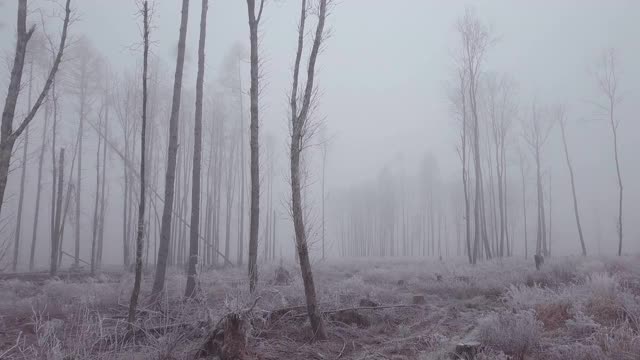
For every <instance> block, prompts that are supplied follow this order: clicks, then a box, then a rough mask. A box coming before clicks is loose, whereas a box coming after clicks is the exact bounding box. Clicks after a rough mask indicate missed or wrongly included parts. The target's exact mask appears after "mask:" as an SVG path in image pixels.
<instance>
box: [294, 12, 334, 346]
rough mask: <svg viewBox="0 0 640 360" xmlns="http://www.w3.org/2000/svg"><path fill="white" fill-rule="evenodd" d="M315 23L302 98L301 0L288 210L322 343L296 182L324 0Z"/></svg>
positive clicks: (311, 98)
mask: <svg viewBox="0 0 640 360" xmlns="http://www.w3.org/2000/svg"><path fill="white" fill-rule="evenodd" d="M318 7H319V8H318V24H317V27H316V31H315V36H314V38H313V45H312V48H311V52H310V53H309V62H308V67H307V74H306V75H307V78H306V84H304V86H303V89H304V90H303V93H302V96H301V97H299V95H298V84H299V79H298V78H299V74H300V62H301V60H302V51H303V48H304V34H305V32H304V28H305V23H306V20H307V12H308V10H309V9H308V8H307V1H306V0H302V6H301V11H300V24H299V25H298V48H297V51H296V58H295V63H294V68H293V83H292V86H291V97H290V98H289V101H290V106H291V114H290V116H291V148H290V156H291V179H290V181H291V207H292V215H293V226H294V230H295V238H296V248H297V254H298V259H299V261H300V269H301V271H302V280H303V282H304V293H305V298H306V301H307V312H308V314H309V320H310V322H311V327H312V328H313V333H314V334H315V338H316V339H318V340H324V339H326V338H327V334H326V332H325V329H324V325H323V321H322V317H320V312H319V310H318V304H317V297H316V289H315V285H314V282H313V273H312V271H311V261H310V259H309V246H308V244H307V229H306V228H305V224H304V214H303V209H302V193H301V183H300V180H301V179H300V157H301V154H302V151H303V150H304V149H305V146H307V145H308V141H309V138H310V136H312V135H313V126H311V125H310V123H309V121H310V120H309V119H310V117H311V116H310V112H311V109H312V102H313V101H314V100H315V88H314V85H313V84H314V78H315V67H316V60H317V57H318V53H319V52H320V45H321V44H322V40H323V36H324V24H325V20H326V17H327V0H319V2H318Z"/></svg>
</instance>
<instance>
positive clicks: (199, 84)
mask: <svg viewBox="0 0 640 360" xmlns="http://www.w3.org/2000/svg"><path fill="white" fill-rule="evenodd" d="M207 9H208V1H207V0H202V12H201V14H200V41H199V44H198V76H197V79H196V118H195V126H194V131H193V138H194V140H193V169H192V170H193V173H192V175H191V176H192V181H193V187H192V188H191V228H190V231H189V268H188V270H187V287H186V289H185V294H184V295H185V296H187V297H190V298H193V297H194V296H195V295H196V266H197V264H198V242H199V240H200V238H199V230H200V166H201V163H202V96H203V94H202V93H203V88H204V49H205V39H206V35H207Z"/></svg>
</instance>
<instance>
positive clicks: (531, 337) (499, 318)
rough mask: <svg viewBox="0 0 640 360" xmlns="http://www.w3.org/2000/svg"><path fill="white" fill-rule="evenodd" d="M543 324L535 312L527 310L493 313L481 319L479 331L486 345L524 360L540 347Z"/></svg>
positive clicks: (481, 339)
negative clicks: (537, 318)
mask: <svg viewBox="0 0 640 360" xmlns="http://www.w3.org/2000/svg"><path fill="white" fill-rule="evenodd" d="M542 326H543V324H542V323H541V322H540V321H538V320H536V316H535V312H533V311H528V310H525V311H519V312H505V313H493V314H491V315H489V316H488V317H486V318H484V319H481V320H480V321H479V326H478V332H479V338H480V341H481V342H482V343H483V344H484V345H486V346H489V347H491V348H493V349H495V350H500V351H503V352H504V353H505V354H507V355H510V356H513V357H514V359H520V360H522V359H524V358H525V356H526V355H529V354H531V353H532V352H534V351H535V350H536V348H537V347H538V345H539V342H540V335H541V333H542Z"/></svg>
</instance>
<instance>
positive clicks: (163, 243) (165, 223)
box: [151, 0, 189, 302]
mask: <svg viewBox="0 0 640 360" xmlns="http://www.w3.org/2000/svg"><path fill="white" fill-rule="evenodd" d="M188 21H189V0H182V17H181V20H180V36H179V40H178V54H177V59H176V73H175V79H174V83H173V99H172V102H171V117H170V118H169V144H168V145H169V146H168V153H167V168H166V174H165V184H164V186H165V189H164V207H163V209H162V225H161V229H160V246H159V247H158V260H157V264H156V274H155V279H154V281H153V289H152V296H151V297H152V299H151V300H152V302H156V301H157V300H158V297H159V295H160V293H161V292H162V290H163V289H164V279H165V275H166V272H167V259H168V257H169V241H170V240H171V237H170V236H171V220H172V216H171V215H172V213H173V195H174V194H173V191H174V187H175V178H176V160H177V155H178V120H179V119H178V118H179V115H180V97H181V95H182V73H183V70H184V53H185V46H186V45H185V43H186V38H187V23H188Z"/></svg>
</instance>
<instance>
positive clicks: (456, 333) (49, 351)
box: [0, 257, 640, 360]
mask: <svg viewBox="0 0 640 360" xmlns="http://www.w3.org/2000/svg"><path fill="white" fill-rule="evenodd" d="M278 267H279V265H278V264H268V265H263V266H262V267H261V269H260V270H261V272H260V276H261V278H260V286H259V288H258V289H257V291H256V294H255V295H253V296H251V295H250V294H249V293H248V282H247V280H246V276H245V271H244V267H243V268H242V269H222V270H210V271H206V272H204V273H202V274H200V277H199V282H200V289H201V292H200V298H199V299H198V301H184V300H183V298H182V294H183V291H184V285H185V282H186V280H185V276H184V275H182V274H177V273H170V274H169V275H168V276H167V289H166V292H165V296H164V298H163V300H162V304H161V305H160V306H159V307H155V308H147V307H145V306H144V302H143V306H141V308H140V310H139V313H138V318H139V319H140V321H139V326H137V327H136V329H135V330H134V331H133V332H129V334H133V336H131V337H129V338H128V339H125V338H124V337H125V335H124V334H127V333H128V331H127V325H126V322H125V320H126V311H127V308H126V305H127V304H128V300H129V296H130V291H131V288H132V284H133V276H132V274H129V273H122V274H114V273H104V274H102V275H99V276H97V277H95V278H90V277H87V278H68V279H65V278H64V277H62V278H60V279H52V280H46V281H24V280H20V279H10V280H2V281H0V359H194V358H195V357H196V353H197V352H198V350H199V349H201V348H202V347H203V343H204V341H205V338H206V337H207V334H208V332H210V330H211V328H213V326H212V324H217V323H219V321H220V319H222V318H224V317H225V316H226V315H227V314H230V313H239V314H241V317H242V319H243V320H244V322H243V328H244V330H245V334H246V341H247V346H246V349H247V358H248V359H291V360H293V359H395V360H401V359H425V360H426V359H457V358H464V357H463V356H464V355H462V356H457V355H456V346H457V345H458V344H460V343H464V344H467V345H469V347H471V348H473V349H474V350H473V351H475V352H477V353H478V354H477V355H475V358H476V359H550V360H560V359H569V360H570V359H576V360H577V359H619V360H626V359H640V335H639V332H638V331H639V329H640V257H622V258H577V257H571V258H565V257H562V258H560V257H558V258H550V259H547V260H546V264H545V265H544V267H543V268H542V269H541V270H540V271H536V270H535V267H534V265H533V261H532V260H527V261H525V260H523V259H521V258H517V259H516V258H509V259H504V260H502V261H499V260H495V261H489V262H484V263H481V264H478V265H476V266H475V267H473V266H470V265H468V264H466V263H465V261H464V259H457V260H450V261H447V262H439V261H437V260H434V259H418V258H409V259H408V258H397V259H376V258H374V259H371V258H368V259H348V260H331V261H324V262H317V263H315V264H314V275H315V279H316V287H317V292H318V297H319V299H318V301H319V303H320V308H321V310H322V312H323V317H324V319H325V324H326V329H327V333H328V336H329V339H328V340H326V341H313V333H312V331H311V328H310V326H309V323H308V320H307V317H306V314H305V309H304V307H303V306H302V305H304V291H303V286H302V281H301V278H300V276H299V275H298V273H299V271H298V269H297V268H296V266H295V264H284V268H285V269H287V270H288V272H289V273H290V274H292V275H291V281H290V282H288V283H277V282H276V269H277V268H278ZM151 281H152V277H151V275H150V274H147V275H145V282H144V284H143V296H144V295H147V294H149V291H150V287H151ZM212 358H215V357H212ZM469 358H470V356H469Z"/></svg>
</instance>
